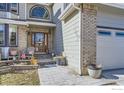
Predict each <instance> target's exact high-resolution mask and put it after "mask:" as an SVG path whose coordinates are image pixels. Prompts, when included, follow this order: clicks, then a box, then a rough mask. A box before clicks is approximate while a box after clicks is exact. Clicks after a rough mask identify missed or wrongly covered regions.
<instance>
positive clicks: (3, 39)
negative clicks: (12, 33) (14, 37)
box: [0, 24, 5, 45]
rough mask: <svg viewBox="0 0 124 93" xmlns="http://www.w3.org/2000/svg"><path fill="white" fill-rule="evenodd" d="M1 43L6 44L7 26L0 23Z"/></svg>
mask: <svg viewBox="0 0 124 93" xmlns="http://www.w3.org/2000/svg"><path fill="white" fill-rule="evenodd" d="M0 45H5V26H4V25H3V24H0Z"/></svg>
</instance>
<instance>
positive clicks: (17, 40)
mask: <svg viewBox="0 0 124 93" xmlns="http://www.w3.org/2000/svg"><path fill="white" fill-rule="evenodd" d="M12 26H13V25H9V42H8V45H9V46H18V27H17V26H16V25H14V26H16V30H17V31H16V45H11V44H10V28H11V27H12Z"/></svg>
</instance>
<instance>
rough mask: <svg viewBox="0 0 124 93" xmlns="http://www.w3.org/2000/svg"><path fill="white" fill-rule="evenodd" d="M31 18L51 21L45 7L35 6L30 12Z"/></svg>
mask: <svg viewBox="0 0 124 93" xmlns="http://www.w3.org/2000/svg"><path fill="white" fill-rule="evenodd" d="M30 17H31V18H39V19H49V18H50V16H49V12H48V10H47V9H46V8H45V7H43V6H34V7H32V9H31V10H30Z"/></svg>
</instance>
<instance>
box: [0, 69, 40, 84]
mask: <svg viewBox="0 0 124 93" xmlns="http://www.w3.org/2000/svg"><path fill="white" fill-rule="evenodd" d="M0 85H40V81H39V76H38V70H37V69H35V70H23V71H22V70H21V71H14V72H12V73H6V74H1V75H0Z"/></svg>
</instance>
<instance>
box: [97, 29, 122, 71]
mask: <svg viewBox="0 0 124 93" xmlns="http://www.w3.org/2000/svg"><path fill="white" fill-rule="evenodd" d="M97 63H98V64H102V66H103V69H116V68H124V31H120V30H110V29H99V30H98V32H97Z"/></svg>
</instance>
